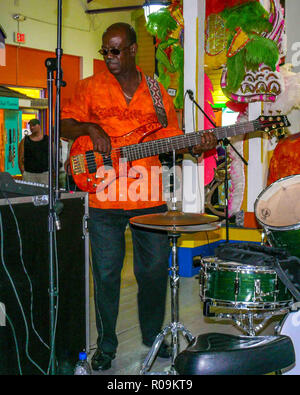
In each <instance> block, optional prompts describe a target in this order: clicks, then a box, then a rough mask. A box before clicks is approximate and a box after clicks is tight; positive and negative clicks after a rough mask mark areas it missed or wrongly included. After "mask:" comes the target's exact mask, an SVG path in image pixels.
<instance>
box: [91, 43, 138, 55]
mask: <svg viewBox="0 0 300 395" xmlns="http://www.w3.org/2000/svg"><path fill="white" fill-rule="evenodd" d="M131 45H132V44H130V45H128V46H127V47H124V48H109V49H105V48H101V49H99V51H98V52H99V53H100V54H101V55H102V56H107V55H108V54H109V53H110V54H111V55H114V56H117V55H120V53H121V52H122V51H125V49H128V48H130V47H131Z"/></svg>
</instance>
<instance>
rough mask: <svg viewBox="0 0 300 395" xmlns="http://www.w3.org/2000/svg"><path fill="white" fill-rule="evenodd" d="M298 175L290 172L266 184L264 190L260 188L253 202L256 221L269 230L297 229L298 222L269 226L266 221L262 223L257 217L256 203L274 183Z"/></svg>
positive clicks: (299, 225)
mask: <svg viewBox="0 0 300 395" xmlns="http://www.w3.org/2000/svg"><path fill="white" fill-rule="evenodd" d="M297 176H299V177H300V174H292V175H291V176H287V177H282V178H280V179H278V180H276V181H274V182H273V183H272V184H270V185H269V186H267V187H266V188H265V189H264V190H262V191H261V192H260V194H259V195H258V196H257V198H256V200H255V202H254V214H255V218H256V219H257V221H258V223H259V224H260V225H262V226H263V227H265V228H267V229H271V230H279V231H281V230H282V231H286V230H298V229H300V222H298V223H296V224H293V225H288V226H271V225H267V224H266V223H264V222H263V221H261V220H260V219H259V218H257V215H256V213H257V209H256V208H257V204H258V202H259V200H260V199H261V197H262V196H263V195H264V194H265V193H266V192H267V191H268V190H269V189H271V188H272V186H274V185H275V184H279V183H280V182H283V181H285V180H288V179H290V178H294V177H297Z"/></svg>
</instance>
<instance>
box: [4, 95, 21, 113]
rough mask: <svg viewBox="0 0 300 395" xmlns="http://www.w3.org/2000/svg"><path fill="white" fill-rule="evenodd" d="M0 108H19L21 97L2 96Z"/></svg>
mask: <svg viewBox="0 0 300 395" xmlns="http://www.w3.org/2000/svg"><path fill="white" fill-rule="evenodd" d="M0 108H5V109H8V110H18V109H19V99H18V98H17V97H0Z"/></svg>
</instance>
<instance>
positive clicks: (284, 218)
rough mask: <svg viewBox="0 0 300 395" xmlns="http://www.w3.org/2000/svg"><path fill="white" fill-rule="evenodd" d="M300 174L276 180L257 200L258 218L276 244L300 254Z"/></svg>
mask: <svg viewBox="0 0 300 395" xmlns="http://www.w3.org/2000/svg"><path fill="white" fill-rule="evenodd" d="M299 194H300V174H296V175H293V176H288V177H284V178H281V179H280V180H278V181H275V182H274V183H273V184H271V185H269V186H268V187H267V188H266V189H265V190H263V191H262V192H261V193H260V194H259V196H258V197H257V199H256V201H255V204H254V212H255V217H256V219H257V221H258V222H259V223H260V224H261V225H262V227H263V228H264V230H265V232H266V236H267V238H268V242H269V244H270V245H271V246H272V247H277V248H283V249H284V250H285V251H286V252H288V253H289V254H290V255H293V256H296V257H298V258H300V201H299V198H298V197H299Z"/></svg>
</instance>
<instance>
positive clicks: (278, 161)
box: [267, 133, 300, 185]
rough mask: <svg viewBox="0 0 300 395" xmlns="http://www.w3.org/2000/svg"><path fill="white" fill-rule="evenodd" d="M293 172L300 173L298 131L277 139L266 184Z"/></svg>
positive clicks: (299, 135) (299, 136)
mask: <svg viewBox="0 0 300 395" xmlns="http://www.w3.org/2000/svg"><path fill="white" fill-rule="evenodd" d="M293 174H300V133H297V134H293V135H291V136H288V137H285V138H283V139H282V140H279V142H278V144H277V146H276V148H275V149H274V152H273V155H272V158H271V161H270V166H269V175H268V183H267V184H268V185H270V184H272V183H273V182H275V181H276V180H279V179H280V178H283V177H287V176H290V175H293Z"/></svg>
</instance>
